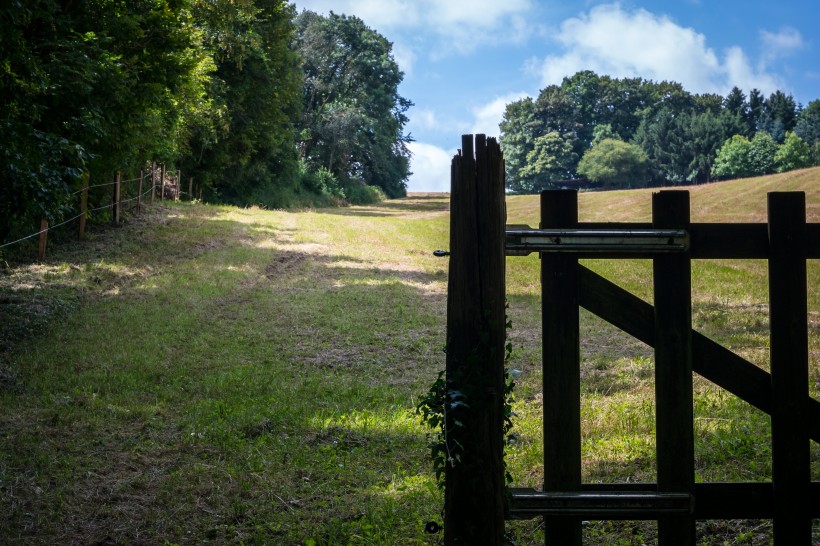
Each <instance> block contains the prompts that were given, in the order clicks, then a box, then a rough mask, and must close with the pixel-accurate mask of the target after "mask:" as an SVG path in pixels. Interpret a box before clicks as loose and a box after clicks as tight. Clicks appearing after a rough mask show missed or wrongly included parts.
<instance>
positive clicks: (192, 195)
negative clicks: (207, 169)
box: [188, 176, 194, 201]
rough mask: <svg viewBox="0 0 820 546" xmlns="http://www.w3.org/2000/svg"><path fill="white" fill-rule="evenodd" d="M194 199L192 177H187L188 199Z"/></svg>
mask: <svg viewBox="0 0 820 546" xmlns="http://www.w3.org/2000/svg"><path fill="white" fill-rule="evenodd" d="M193 200H194V177H193V176H190V177H188V201H193Z"/></svg>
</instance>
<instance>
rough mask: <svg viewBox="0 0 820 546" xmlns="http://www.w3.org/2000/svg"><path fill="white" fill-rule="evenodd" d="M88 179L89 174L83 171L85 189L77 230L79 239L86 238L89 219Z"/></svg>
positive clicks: (81, 199) (81, 200)
mask: <svg viewBox="0 0 820 546" xmlns="http://www.w3.org/2000/svg"><path fill="white" fill-rule="evenodd" d="M88 180H89V174H88V173H87V172H86V173H83V191H82V193H81V194H80V227H79V230H78V232H77V239H79V240H80V241H82V240H83V239H85V222H86V220H87V219H88Z"/></svg>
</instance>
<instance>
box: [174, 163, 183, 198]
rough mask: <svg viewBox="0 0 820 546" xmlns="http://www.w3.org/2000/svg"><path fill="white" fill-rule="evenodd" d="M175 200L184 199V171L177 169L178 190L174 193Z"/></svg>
mask: <svg viewBox="0 0 820 546" xmlns="http://www.w3.org/2000/svg"><path fill="white" fill-rule="evenodd" d="M174 201H182V171H180V170H179V169H177V191H176V194H175V195H174Z"/></svg>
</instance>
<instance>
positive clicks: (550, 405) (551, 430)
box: [541, 190, 581, 546]
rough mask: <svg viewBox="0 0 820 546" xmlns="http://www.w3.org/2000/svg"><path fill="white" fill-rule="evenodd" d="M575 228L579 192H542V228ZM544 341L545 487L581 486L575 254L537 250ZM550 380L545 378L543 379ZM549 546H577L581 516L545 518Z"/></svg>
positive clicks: (577, 488) (574, 488)
mask: <svg viewBox="0 0 820 546" xmlns="http://www.w3.org/2000/svg"><path fill="white" fill-rule="evenodd" d="M577 226H578V192H577V191H575V190H553V191H544V192H542V193H541V229H552V228H555V229H557V228H569V229H572V228H575V227H577ZM541 322H542V325H543V336H544V340H543V343H542V350H543V355H542V361H543V377H544V382H543V383H544V386H543V389H544V491H545V492H549V491H563V492H573V491H580V490H581V356H580V334H579V311H578V258H577V257H576V256H574V255H572V254H562V253H544V254H541ZM547 378H549V380H547ZM544 537H545V542H546V544H547V545H548V546H580V544H581V519H580V518H570V517H561V518H545V522H544Z"/></svg>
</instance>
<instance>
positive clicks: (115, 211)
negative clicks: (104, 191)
mask: <svg viewBox="0 0 820 546" xmlns="http://www.w3.org/2000/svg"><path fill="white" fill-rule="evenodd" d="M120 175H121V173H120V171H117V178H116V179H115V180H114V197H113V199H112V201H113V204H112V207H111V212H112V216H113V217H114V224H119V223H120V178H121V176H120Z"/></svg>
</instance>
